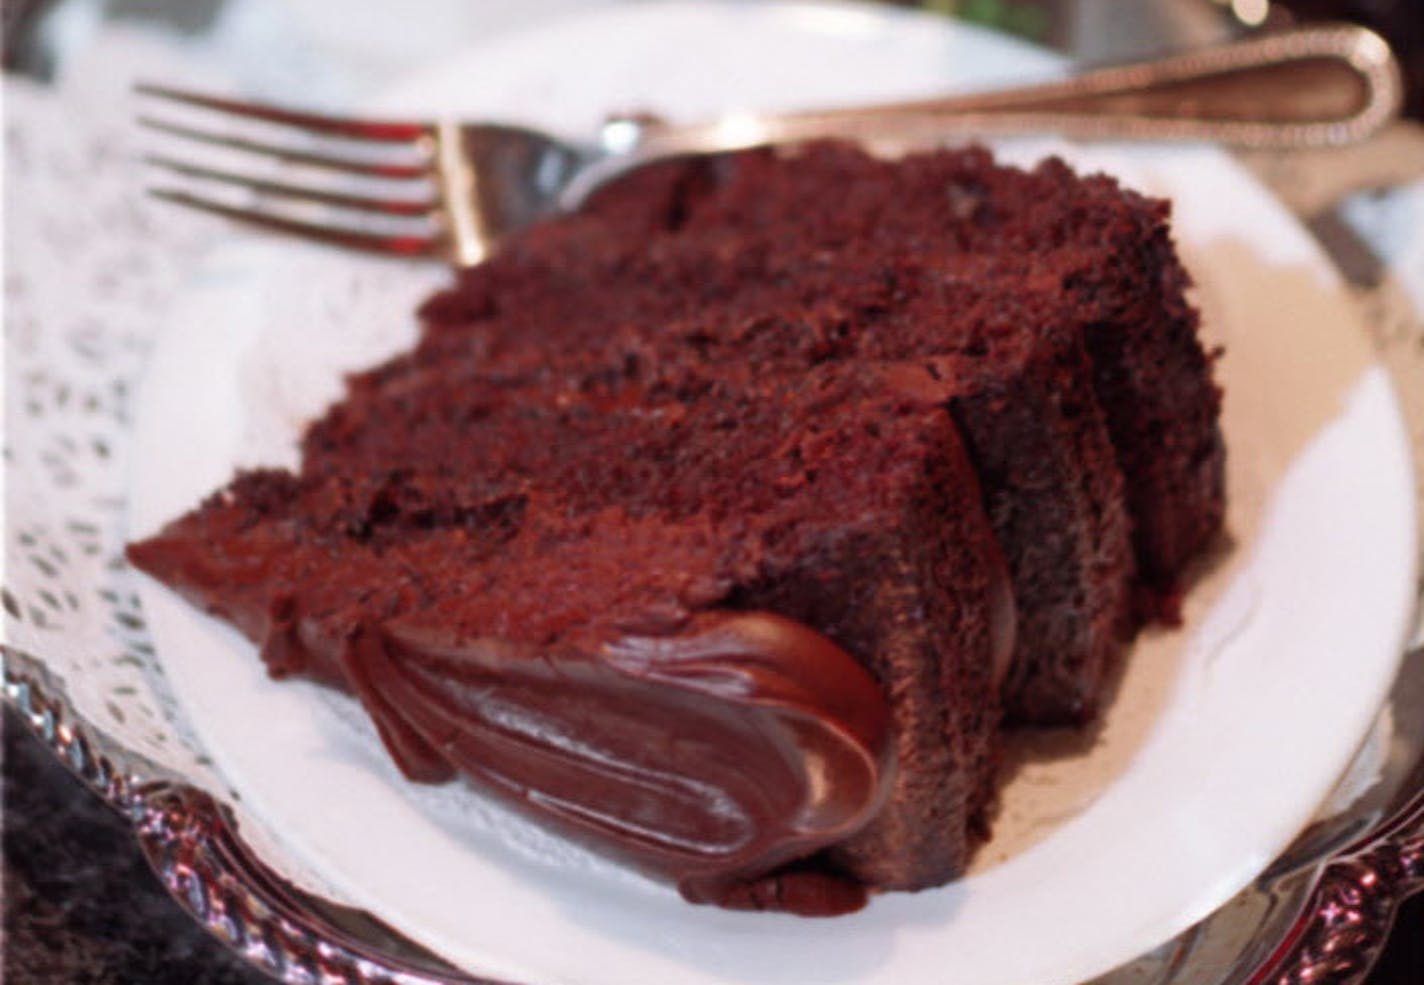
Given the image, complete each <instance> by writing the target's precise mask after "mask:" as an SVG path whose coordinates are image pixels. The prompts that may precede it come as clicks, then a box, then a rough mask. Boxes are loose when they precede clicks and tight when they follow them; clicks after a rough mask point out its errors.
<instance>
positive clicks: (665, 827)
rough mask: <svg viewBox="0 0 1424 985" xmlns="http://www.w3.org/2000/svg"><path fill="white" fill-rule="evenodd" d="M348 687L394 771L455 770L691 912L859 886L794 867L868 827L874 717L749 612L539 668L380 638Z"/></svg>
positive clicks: (823, 903)
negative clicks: (638, 874) (624, 866)
mask: <svg viewBox="0 0 1424 985" xmlns="http://www.w3.org/2000/svg"><path fill="white" fill-rule="evenodd" d="M342 664H343V669H344V670H345V674H346V677H347V680H348V682H349V684H350V685H351V687H352V689H353V690H355V691H356V693H357V694H358V695H359V696H360V697H361V700H362V701H363V703H364V704H365V706H366V708H367V710H368V711H369V712H370V714H371V716H372V718H373V719H374V720H375V722H376V724H377V727H378V728H379V729H380V732H381V736H382V738H383V739H384V741H385V743H386V745H387V747H388V748H389V750H390V752H391V754H392V756H393V757H394V758H395V759H396V761H397V762H398V763H399V764H400V766H401V768H402V769H403V770H404V771H405V772H406V773H407V774H408V775H410V776H411V777H413V778H416V779H426V780H438V779H443V778H445V777H446V776H448V775H449V773H450V772H451V771H458V772H461V773H464V774H466V775H467V776H469V777H471V778H472V779H474V780H475V781H476V782H477V783H479V784H480V785H481V786H483V787H485V788H487V789H490V790H492V791H494V792H496V793H498V794H500V795H502V796H504V797H505V798H507V799H509V800H511V801H512V802H514V803H515V804H516V805H518V806H520V807H521V808H523V809H525V810H527V811H529V812H531V813H532V814H534V815H536V816H538V817H540V818H542V819H544V820H546V821H549V822H553V823H555V824H556V825H558V826H559V827H561V828H563V829H565V830H566V831H567V832H568V833H570V834H573V835H575V836H577V837H580V838H581V839H583V840H585V841H587V842H589V843H591V844H592V845H594V846H595V847H597V848H599V849H600V850H602V851H605V852H607V853H609V854H613V855H616V856H619V857H621V858H623V859H624V860H626V861H628V862H630V863H632V864H634V865H637V866H639V867H640V868H643V869H645V870H648V871H650V872H653V873H656V874H658V875H661V876H663V877H666V878H669V879H671V880H673V881H674V882H676V884H677V885H678V888H679V889H680V891H681V892H682V894H683V895H684V896H685V897H686V898H688V899H689V900H692V901H694V902H712V903H720V904H722V905H728V906H736V907H743V908H758V909H783V910H792V911H794V912H798V913H803V914H830V913H840V912H846V911H847V910H853V909H857V908H858V907H859V906H861V905H862V904H863V903H864V899H865V891H864V889H863V888H862V887H860V886H858V885H855V884H854V883H852V882H850V881H848V880H846V879H844V878H841V877H839V876H837V875H835V874H834V873H833V872H831V871H828V870H826V869H825V868H824V867H818V866H816V865H806V864H796V865H789V863H797V862H798V861H799V860H804V859H806V858H807V857H808V856H811V855H814V854H815V853H816V852H817V851H818V850H819V849H821V848H823V847H825V846H828V845H831V844H834V843H835V842H838V841H840V840H842V839H844V838H846V837H847V836H849V835H851V834H852V833H854V832H855V831H856V830H857V829H859V828H860V827H861V826H863V825H864V824H865V823H866V822H867V821H869V820H870V819H871V818H872V817H873V816H874V815H875V813H876V812H877V810H878V809H879V807H880V806H881V804H882V803H883V800H884V798H885V796H886V793H887V791H888V789H889V781H890V778H891V773H892V771H893V768H894V767H893V762H892V752H891V749H892V745H891V742H890V715H889V708H888V705H887V702H886V700H885V698H884V696H883V695H882V694H881V693H880V689H879V687H878V686H877V685H876V683H875V681H874V680H873V679H872V678H871V677H870V675H869V674H868V673H867V672H866V671H865V670H864V669H863V668H862V667H861V666H860V665H859V664H858V663H857V662H856V660H855V659H854V658H853V657H851V656H850V655H849V654H847V653H846V652H845V651H844V650H842V649H840V648H839V647H838V646H836V645H835V644H834V643H832V642H831V641H830V640H828V639H827V638H826V637H824V636H822V635H821V634H819V633H817V632H815V631H814V630H812V629H810V628H808V627H806V626H804V625H802V624H800V623H797V622H794V621H792V620H789V619H786V618H783V617H781V616H776V615H772V614H770V613H762V612H730V611H718V612H706V613H702V614H699V615H697V616H694V617H692V618H691V619H690V620H688V621H687V623H686V624H685V625H684V626H682V627H681V628H680V629H679V630H678V631H676V632H672V633H668V634H665V635H624V636H615V637H609V638H604V639H601V640H598V639H595V640H591V641H587V642H584V643H582V644H581V645H566V646H556V647H552V648H548V649H543V648H540V649H536V648H534V647H532V646H529V645H521V644H514V643H510V642H508V641H503V640H494V639H489V638H459V637H457V636H455V635H453V634H451V633H450V632H448V631H444V630H436V629H430V628H427V627H419V626H412V625H405V624H401V623H398V622H397V623H394V624H388V625H386V626H384V627H383V628H382V629H381V630H379V631H376V630H371V629H366V630H362V631H360V632H358V633H356V634H354V635H353V636H352V637H351V638H350V640H349V641H348V642H347V645H346V647H345V648H344V652H343V654H342Z"/></svg>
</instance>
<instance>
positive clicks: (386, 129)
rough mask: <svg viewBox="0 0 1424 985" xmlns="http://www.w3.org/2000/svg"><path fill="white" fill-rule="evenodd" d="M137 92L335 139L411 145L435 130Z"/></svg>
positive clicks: (146, 85) (166, 89)
mask: <svg viewBox="0 0 1424 985" xmlns="http://www.w3.org/2000/svg"><path fill="white" fill-rule="evenodd" d="M134 89H135V91H137V92H138V93H140V94H142V95H145V96H152V97H154V98H157V99H167V100H169V101H171V102H175V103H183V104H185V105H188V106H200V107H202V108H204V109H211V110H216V111H217V112H219V113H227V114H230V115H232V116H240V117H244V118H246V119H249V120H263V121H265V122H267V123H278V124H281V125H282V126H289V127H295V128H297V129H299V130H309V131H311V132H312V133H322V134H327V135H329V136H335V137H355V138H359V139H361V140H375V141H381V142H384V143H411V142H413V141H417V140H420V139H421V138H423V137H428V136H430V134H431V128H430V127H429V126H428V125H427V124H424V123H409V122H396V121H390V120H352V119H346V118H344V117H339V116H327V115H324V114H321V113H306V112H299V111H297V110H288V109H280V108H278V107H276V106H264V105H262V104H260V103H250V102H244V101H242V100H239V99H225V98H223V97H221V96H208V95H204V94H202V93H197V92H188V91H186V90H183V89H175V88H173V87H172V86H165V85H157V84H155V83H151V82H140V83H138V84H137V85H135V86H134Z"/></svg>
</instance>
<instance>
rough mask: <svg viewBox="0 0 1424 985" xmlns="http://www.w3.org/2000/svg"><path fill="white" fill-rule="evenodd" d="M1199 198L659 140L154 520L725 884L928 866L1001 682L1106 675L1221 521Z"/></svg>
mask: <svg viewBox="0 0 1424 985" xmlns="http://www.w3.org/2000/svg"><path fill="white" fill-rule="evenodd" d="M1165 215H1166V211H1165V206H1164V205H1162V204H1161V203H1156V202H1152V201H1149V200H1146V199H1142V198H1140V197H1139V196H1136V195H1133V194H1132V193H1129V192H1124V191H1122V190H1121V189H1119V188H1118V187H1117V186H1116V185H1115V184H1114V183H1113V182H1111V181H1110V180H1108V179H1106V178H1089V179H1078V178H1076V177H1074V176H1073V175H1071V173H1069V172H1068V171H1067V169H1066V168H1064V167H1063V166H1062V165H1061V164H1058V163H1056V162H1049V163H1046V164H1044V165H1042V166H1040V167H1039V168H1038V169H1036V170H1034V171H1032V172H1023V171H1018V170H1015V169H1009V168H1000V167H997V166H995V165H994V164H993V163H992V161H991V159H990V158H989V156H988V155H987V153H985V152H983V151H981V150H968V151H961V152H940V153H935V154H926V155H917V156H914V157H910V158H907V159H905V160H903V161H898V162H887V161H880V160H876V159H874V158H871V157H869V156H867V155H865V154H863V153H861V152H860V151H858V150H855V149H854V148H850V147H846V146H841V145H834V144H824V145H812V146H809V147H805V148H799V149H797V150H796V151H794V152H791V153H772V152H748V153H743V154H737V155H732V156H730V157H726V158H721V159H715V160H702V161H694V162H684V163H677V164H669V165H664V166H659V167H655V168H649V169H645V170H643V171H641V172H638V173H637V174H635V175H632V176H630V177H628V178H626V179H624V180H623V181H621V182H619V183H618V184H616V185H614V186H610V187H608V188H606V189H604V190H602V191H601V192H600V193H599V194H598V195H597V196H595V198H594V199H593V200H592V201H590V202H589V203H588V205H587V207H586V208H584V209H582V210H580V212H578V213H576V214H573V215H570V216H564V217H561V218H558V219H555V220H552V221H549V222H546V223H543V224H541V225H539V226H536V227H534V228H531V229H530V230H528V231H527V232H526V233H525V234H523V235H521V236H519V237H516V238H515V239H514V240H513V241H512V242H510V243H509V244H508V245H507V247H506V248H504V249H503V250H502V252H501V253H500V254H499V255H498V256H496V257H494V258H493V259H492V260H490V261H489V262H487V263H485V264H483V265H482V266H480V267H478V268H475V269H473V270H470V271H466V272H463V273H462V274H461V275H460V277H459V280H458V283H457V284H456V285H455V287H453V288H452V289H451V290H449V291H446V292H442V293H441V294H440V295H437V296H436V297H435V298H433V299H431V301H430V302H429V303H428V304H427V305H426V306H425V307H424V309H423V311H422V315H423V317H424V319H425V321H426V327H425V331H424V333H423V335H422V337H421V340H420V342H419V343H418V344H417V346H416V347H415V348H414V349H413V350H412V351H411V352H409V353H407V354H405V355H402V356H400V357H398V358H396V359H393V360H391V361H390V362H388V363H386V364H385V365H383V366H380V367H377V368H375V369H373V370H370V371H368V372H365V373H362V374H358V375H357V376H355V377H353V378H352V379H351V381H350V384H349V390H348V395H347V398H346V399H345V400H343V401H342V402H341V403H339V404H337V405H335V406H334V407H332V408H331V409H330V410H329V412H328V413H327V414H326V415H325V416H324V417H323V418H322V419H321V420H319V421H318V422H316V423H315V424H313V426H312V427H311V428H310V430H309V431H308V433H307V435H306V436H305V439H304V441H303V460H302V466H301V470H300V472H299V474H296V475H292V474H288V473H282V472H262V473H254V474H250V475H246V476H240V477H239V478H238V479H237V480H235V481H234V483H233V484H232V485H231V486H230V487H229V488H228V489H226V490H224V491H223V492H221V493H219V494H217V495H215V496H214V497H213V498H211V499H210V500H209V501H208V502H207V503H205V504H203V506H202V507H200V508H199V509H198V510H196V511H194V512H193V513H191V514H189V515H188V516H186V517H184V518H182V519H180V520H178V521H176V522H175V523H174V524H172V525H170V526H169V527H168V528H167V529H165V530H164V531H162V532H161V533H160V534H159V535H157V536H155V537H153V538H150V539H149V540H146V541H143V542H140V543H138V544H135V545H133V546H132V548H131V550H130V557H131V559H132V560H133V561H134V563H135V564H136V565H138V566H139V567H140V568H142V569H144V570H146V571H148V572H149V573H151V574H154V575H155V576H156V577H158V578H160V579H162V580H163V581H165V582H167V583H168V584H170V585H172V586H173V587H175V588H177V589H179V590H180V591H182V592H184V593H185V594H187V595H188V596H189V597H191V598H192V599H193V600H194V602H195V603H196V604H199V605H202V606H204V607H206V608H207V609H208V610H209V611H212V612H214V613H216V614H218V615H220V616H222V617H224V618H226V619H228V620H230V621H232V622H233V623H234V624H236V625H237V626H239V627H240V628H242V629H243V630H244V632H246V633H247V634H248V635H249V636H251V637H252V638H253V639H254V640H257V641H259V642H260V643H261V645H262V649H263V655H264V659H265V660H266V661H267V663H268V666H269V668H270V669H271V671H272V673H273V674H274V675H276V676H283V675H287V674H302V675H306V676H309V677H313V678H315V679H317V680H320V681H323V682H325V683H329V684H332V685H335V686H338V687H342V688H345V689H347V690H349V691H351V692H353V693H354V694H356V695H357V696H359V697H360V699H361V700H362V702H363V703H364V705H365V707H366V709H367V711H368V712H369V713H370V715H371V717H372V719H373V720H374V721H375V722H376V724H377V726H378V728H379V729H380V731H381V734H382V737H383V739H384V740H385V742H386V744H387V746H388V748H389V749H390V750H391V753H392V755H393V756H394V757H395V759H396V760H397V762H398V763H399V764H400V765H401V767H402V769H403V770H404V771H405V772H406V774H407V775H408V776H410V777H412V778H414V779H421V780H440V779H445V778H447V777H449V776H450V775H452V773H457V772H458V773H463V774H465V775H467V776H469V777H471V778H472V779H474V780H476V781H477V782H479V783H480V784H481V785H482V786H484V787H485V788H486V789H489V790H492V791H494V792H496V793H499V794H502V795H504V796H506V797H508V798H510V799H512V800H513V801H515V802H516V803H519V804H520V805H521V806H523V807H525V808H526V809H528V810H530V811H532V812H533V813H535V814H536V815H538V816H540V817H542V818H544V819H545V820H548V821H550V822H552V823H555V824H557V825H561V826H563V827H564V828H565V829H567V830H569V831H570V832H572V833H574V834H576V835H578V836H581V837H583V838H585V839H586V840H589V841H590V842H592V843H594V844H597V845H599V846H600V847H602V848H604V849H605V850H608V851H610V852H612V853H614V854H618V855H621V856H622V857H625V858H627V859H628V860H630V861H631V862H633V863H634V864H637V865H640V866H642V867H644V868H646V869H648V870H649V871H653V872H657V873H661V874H663V875H666V876H669V877H671V878H673V879H675V880H677V881H678V883H679V885H680V887H681V888H682V890H683V893H684V895H686V896H688V897H689V898H692V899H698V900H710V901H716V902H721V903H723V904H726V905H742V906H775V907H778V908H784V909H793V910H796V911H798V912H834V911H838V910H842V909H846V908H849V907H851V906H853V905H855V904H856V903H857V901H858V900H859V899H860V898H861V895H860V894H861V893H863V888H861V887H866V886H869V887H878V888H887V889H913V888H921V887H924V886H929V885H935V884H938V883H941V882H943V881H945V880H946V879H949V878H952V877H953V876H954V875H956V874H958V873H959V872H960V871H962V869H963V867H964V865H965V863H966V861H967V858H968V856H969V853H970V851H971V850H972V848H973V845H974V844H975V843H976V841H977V840H978V839H979V838H981V837H982V836H983V835H984V833H985V831H986V824H987V811H988V809H989V807H990V805H991V804H992V800H993V795H994V776H993V773H994V761H995V750H996V748H997V741H998V735H999V729H1000V722H1001V717H1002V715H1003V714H1004V713H1005V712H1007V714H1008V716H1009V719H1010V720H1011V721H1017V722H1033V723H1059V722H1078V721H1082V720H1084V719H1085V718H1086V717H1088V716H1090V715H1091V714H1092V713H1093V712H1094V710H1095V709H1096V707H1097V705H1098V702H1099V700H1100V697H1101V692H1102V689H1103V681H1104V677H1105V672H1106V669H1107V668H1108V666H1109V665H1110V664H1111V662H1112V661H1113V660H1114V659H1115V657H1116V655H1117V654H1118V652H1119V651H1120V649H1121V647H1122V646H1123V645H1124V643H1125V641H1126V640H1127V639H1128V638H1129V637H1130V635H1131V633H1132V631H1133V630H1134V629H1135V626H1136V621H1137V618H1138V613H1137V611H1136V610H1135V609H1134V606H1133V604H1132V603H1133V599H1134V596H1136V597H1145V598H1148V599H1158V600H1170V599H1171V598H1172V594H1173V593H1174V592H1175V591H1176V588H1177V584H1178V580H1179V578H1180V577H1181V571H1182V568H1183V565H1184V564H1185V563H1186V562H1187V561H1189V560H1190V558H1191V557H1192V556H1193V555H1194V554H1195V553H1196V552H1197V551H1199V550H1200V547H1201V546H1202V544H1203V543H1204V542H1205V540H1206V538H1207V537H1208V536H1210V534H1211V533H1212V532H1213V531H1214V530H1215V528H1216V527H1217V526H1218V525H1219V523H1220V516H1221V445H1220V439H1219V435H1218V434H1217V429H1216V412H1217V393H1216V390H1215V388H1214V386H1213V385H1212V383H1211V379H1210V373H1209V364H1208V361H1207V359H1206V357H1205V356H1204V354H1203V353H1202V350H1201V348H1200V345H1199V344H1198V342H1197V340H1196V335H1195V315H1194V313H1193V312H1192V311H1191V309H1190V308H1189V307H1188V306H1187V305H1186V303H1185V301H1184V300H1183V298H1182V290H1183V288H1184V286H1185V284H1186V276H1185V274H1184V273H1183V272H1182V270H1181V268H1180V265H1179V264H1178V263H1177V261H1176V259H1175V257H1174V255H1173V254H1172V251H1171V244H1170V240H1169V239H1168V236H1167V231H1166V227H1165ZM1015 621H1016V622H1017V642H1016V643H1015V642H1014V638H1015V630H1014V625H1015Z"/></svg>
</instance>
